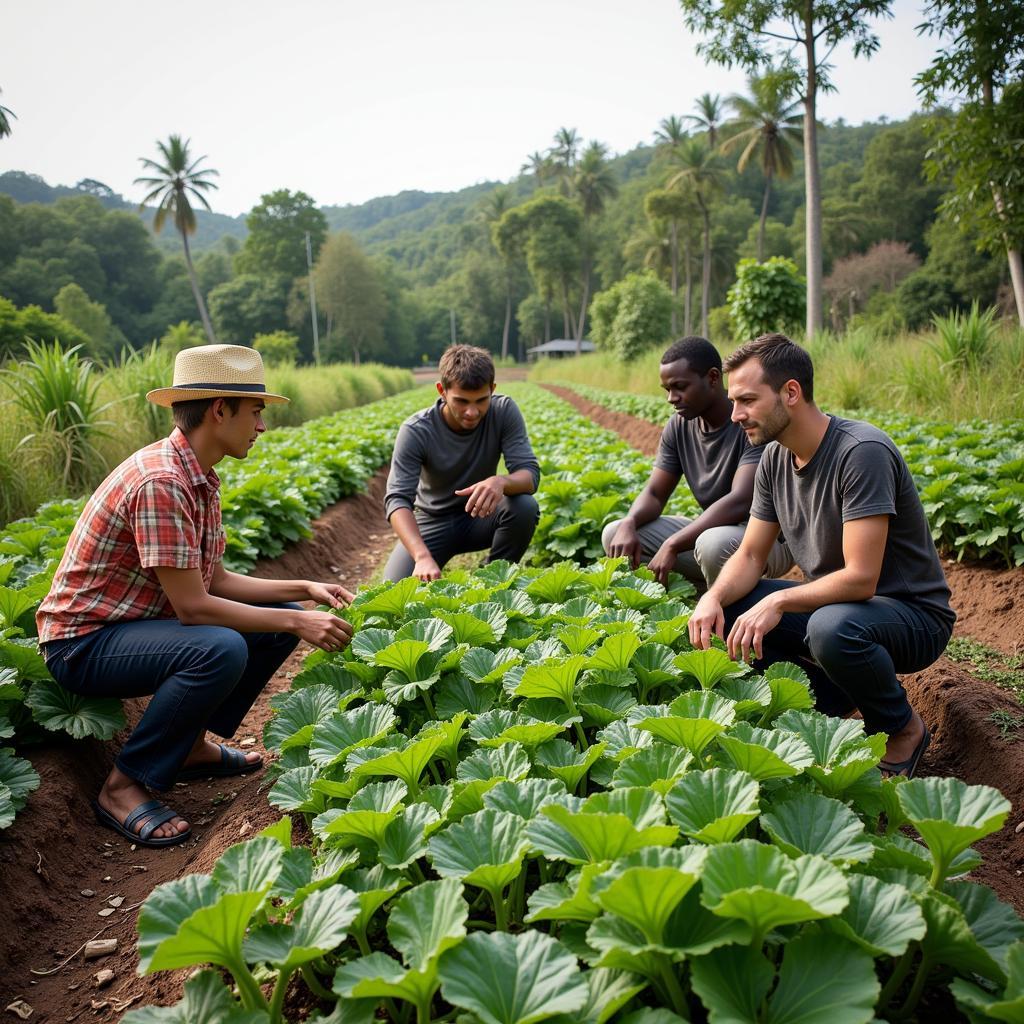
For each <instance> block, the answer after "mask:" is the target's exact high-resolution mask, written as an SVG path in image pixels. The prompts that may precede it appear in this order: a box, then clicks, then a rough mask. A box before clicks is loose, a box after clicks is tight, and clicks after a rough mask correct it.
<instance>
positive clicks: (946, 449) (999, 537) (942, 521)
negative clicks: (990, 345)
mask: <svg viewBox="0 0 1024 1024" xmlns="http://www.w3.org/2000/svg"><path fill="white" fill-rule="evenodd" d="M561 386H563V387H567V388H570V389H571V390H573V391H575V392H576V393H577V394H579V395H582V396H583V397H584V398H587V399H589V400H590V401H592V402H596V403H598V404H599V405H603V406H605V407H606V408H608V409H612V410H614V411H616V412H625V413H629V414H630V415H631V416H637V417H639V418H640V419H646V420H649V421H650V422H652V423H657V424H662V423H664V422H665V420H666V419H667V418H668V413H669V409H668V405H667V403H666V402H665V401H664V400H663V399H660V398H656V397H653V396H651V395H634V394H628V393H626V392H623V391H608V390H605V389H603V388H594V387H588V386H586V385H582V384H575V383H562V385H561ZM850 415H852V416H855V417H856V418H858V419H867V420H869V421H870V422H872V423H874V424H875V425H876V426H878V427H880V428H881V429H882V430H884V431H885V432H886V433H887V434H889V436H890V437H891V438H892V439H893V440H894V441H895V442H896V444H897V445H898V446H899V449H900V451H901V452H903V456H904V458H905V459H906V460H907V465H908V466H909V467H910V472H911V473H912V474H913V476H914V482H915V484H916V485H917V489H918V491H919V492H920V495H921V501H922V503H923V504H924V509H925V512H926V513H927V515H928V521H929V523H930V524H931V528H932V537H933V538H934V540H935V543H936V544H937V545H938V546H939V548H940V549H942V550H944V551H946V552H949V553H950V554H954V555H956V556H957V558H964V557H967V558H976V559H983V558H998V559H1000V560H1002V561H1003V562H1005V563H1006V565H1007V566H1009V567H1011V568H1012V567H1013V566H1020V565H1024V420H1016V421H1014V422H1011V423H993V422H988V421H985V420H973V421H971V422H969V423H956V424H950V423H937V422H930V421H927V420H921V419H918V418H917V417H914V416H907V415H901V414H892V413H878V412H870V411H868V412H864V411H858V412H856V413H851V414H850Z"/></svg>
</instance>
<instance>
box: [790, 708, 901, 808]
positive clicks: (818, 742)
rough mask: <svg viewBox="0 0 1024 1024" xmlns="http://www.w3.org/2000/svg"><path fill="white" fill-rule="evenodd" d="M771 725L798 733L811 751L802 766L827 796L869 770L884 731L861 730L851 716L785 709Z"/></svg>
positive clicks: (881, 749) (880, 749)
mask: <svg viewBox="0 0 1024 1024" xmlns="http://www.w3.org/2000/svg"><path fill="white" fill-rule="evenodd" d="M774 725H775V728H776V729H782V730H784V731H786V732H791V733H793V734H794V735H795V736H799V737H800V739H802V740H803V741H804V742H805V743H806V744H807V745H808V746H809V747H810V748H811V751H812V753H813V754H814V764H811V765H808V766H807V768H806V769H805V772H806V773H807V775H809V776H810V777H811V778H812V779H814V781H815V782H816V783H817V784H818V786H819V787H820V788H821V789H822V790H823V791H824V792H825V794H826V795H827V796H838V795H839V794H840V793H842V792H844V791H845V790H846V789H848V788H849V787H851V786H853V785H854V783H856V782H857V781H858V780H859V779H860V778H861V776H863V775H864V774H865V773H866V772H869V771H870V770H871V769H872V768H874V767H875V765H877V764H878V762H879V761H880V760H881V758H882V755H883V754H884V753H885V735H884V734H883V733H875V734H874V735H873V736H866V735H865V734H864V725H863V723H862V722H859V721H857V720H855V719H849V718H832V717H830V716H829V715H822V714H820V713H818V712H817V711H785V712H783V713H782V714H781V715H779V717H778V718H776V719H775V723H774Z"/></svg>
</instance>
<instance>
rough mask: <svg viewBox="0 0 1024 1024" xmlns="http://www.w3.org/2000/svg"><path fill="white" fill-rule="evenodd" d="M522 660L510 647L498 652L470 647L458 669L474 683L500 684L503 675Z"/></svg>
mask: <svg viewBox="0 0 1024 1024" xmlns="http://www.w3.org/2000/svg"><path fill="white" fill-rule="evenodd" d="M522 660H523V656H522V654H521V653H520V652H519V651H517V650H515V648H512V647H503V648H501V650H499V651H489V650H488V649H487V648H486V647H471V648H470V649H469V650H468V651H467V652H466V653H465V655H464V656H463V658H462V662H461V665H460V667H461V669H462V671H463V672H464V673H465V674H466V675H467V676H469V678H470V679H472V680H473V682H474V683H481V684H489V683H500V682H501V680H502V678H503V677H504V675H505V673H506V672H508V670H509V669H510V668H513V667H514V666H516V665H518V664H519V663H520V662H521V661H522Z"/></svg>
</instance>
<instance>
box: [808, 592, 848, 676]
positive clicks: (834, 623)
mask: <svg viewBox="0 0 1024 1024" xmlns="http://www.w3.org/2000/svg"><path fill="white" fill-rule="evenodd" d="M844 608H845V606H843V605H834V604H833V605H825V607H823V608H819V609H818V610H817V611H815V612H813V613H812V614H811V616H810V617H809V618H808V620H807V636H806V643H807V648H808V650H809V651H810V652H811V654H812V655H813V657H814V660H815V661H817V662H818V664H820V665H825V664H827V663H829V662H832V661H834V660H835V659H841V658H844V657H846V656H848V654H849V645H850V641H851V640H852V639H854V638H855V637H856V635H857V634H858V632H859V631H858V629H857V623H856V621H855V620H853V619H851V618H850V616H849V614H848V613H847V612H846V611H845V610H844Z"/></svg>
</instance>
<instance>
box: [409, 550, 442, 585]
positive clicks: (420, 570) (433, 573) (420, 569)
mask: <svg viewBox="0 0 1024 1024" xmlns="http://www.w3.org/2000/svg"><path fill="white" fill-rule="evenodd" d="M412 574H413V576H415V577H416V579H418V580H421V581H422V582H423V583H429V582H430V581H431V580H439V579H440V578H441V569H440V567H439V566H438V564H437V562H435V561H434V556H433V555H430V554H426V555H424V556H423V557H422V558H417V559H416V564H415V565H414V566H413V568H412Z"/></svg>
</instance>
